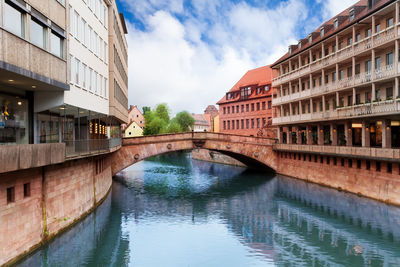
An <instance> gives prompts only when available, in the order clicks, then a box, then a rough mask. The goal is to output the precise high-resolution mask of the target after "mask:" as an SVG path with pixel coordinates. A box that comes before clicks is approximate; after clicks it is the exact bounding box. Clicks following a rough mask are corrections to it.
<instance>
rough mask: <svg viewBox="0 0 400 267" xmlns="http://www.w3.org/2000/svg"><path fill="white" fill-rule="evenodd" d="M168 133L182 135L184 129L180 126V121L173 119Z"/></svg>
mask: <svg viewBox="0 0 400 267" xmlns="http://www.w3.org/2000/svg"><path fill="white" fill-rule="evenodd" d="M167 132H168V133H180V132H182V128H181V126H180V125H179V123H178V121H177V120H176V118H173V119H172V120H171V121H170V123H169V125H168V129H167Z"/></svg>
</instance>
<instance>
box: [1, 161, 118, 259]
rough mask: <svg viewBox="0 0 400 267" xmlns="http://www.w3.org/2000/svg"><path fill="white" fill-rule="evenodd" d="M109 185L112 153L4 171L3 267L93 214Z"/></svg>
mask: <svg viewBox="0 0 400 267" xmlns="http://www.w3.org/2000/svg"><path fill="white" fill-rule="evenodd" d="M24 185H25V186H24ZM27 185H28V186H27ZM111 185H112V174H111V159H110V157H109V156H108V155H105V156H97V157H91V158H83V159H76V160H70V161H66V162H64V163H61V164H56V165H50V166H44V167H39V168H31V169H26V170H20V171H14V172H6V173H2V174H0V266H3V265H8V264H11V263H13V262H15V261H17V260H18V259H20V258H21V257H23V256H24V255H26V254H27V253H29V252H31V251H32V250H34V249H35V248H37V247H39V246H40V245H42V244H43V243H44V242H46V241H47V240H49V239H51V238H52V237H54V236H55V235H57V234H59V233H60V232H62V231H64V230H66V229H67V228H69V227H70V226H72V225H73V224H74V223H75V222H77V221H79V220H80V219H81V218H83V217H84V216H85V215H87V214H88V213H90V212H91V211H92V210H93V209H94V208H95V207H96V206H97V205H98V204H99V203H101V201H102V200H103V199H104V198H105V197H106V196H107V193H108V192H109V190H110V189H111ZM24 187H25V190H24ZM27 187H29V190H27V189H28V188H27ZM11 191H13V194H12V195H13V196H12V199H10V197H11V194H10V193H11ZM24 191H25V192H24ZM10 200H12V201H10Z"/></svg>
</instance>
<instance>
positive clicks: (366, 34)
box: [365, 29, 371, 38]
mask: <svg viewBox="0 0 400 267" xmlns="http://www.w3.org/2000/svg"><path fill="white" fill-rule="evenodd" d="M370 36H371V29H367V30H366V31H365V38H368V37H370Z"/></svg>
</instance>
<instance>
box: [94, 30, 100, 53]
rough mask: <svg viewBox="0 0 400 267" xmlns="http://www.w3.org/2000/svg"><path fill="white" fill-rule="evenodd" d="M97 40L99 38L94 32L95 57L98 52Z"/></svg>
mask: <svg viewBox="0 0 400 267" xmlns="http://www.w3.org/2000/svg"><path fill="white" fill-rule="evenodd" d="M98 38H99V36H98V35H97V33H96V32H94V53H95V54H96V55H98V52H99V45H98V40H97V39H98Z"/></svg>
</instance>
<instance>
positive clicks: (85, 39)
mask: <svg viewBox="0 0 400 267" xmlns="http://www.w3.org/2000/svg"><path fill="white" fill-rule="evenodd" d="M82 43H83V44H84V45H87V38H86V21H85V20H84V19H83V18H82Z"/></svg>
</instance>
